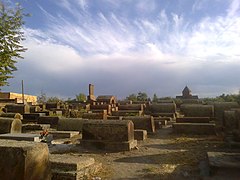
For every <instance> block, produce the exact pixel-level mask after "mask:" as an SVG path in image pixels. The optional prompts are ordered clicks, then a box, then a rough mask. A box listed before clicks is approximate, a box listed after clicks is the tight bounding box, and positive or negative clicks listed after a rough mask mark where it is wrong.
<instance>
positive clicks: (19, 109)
mask: <svg viewBox="0 0 240 180" xmlns="http://www.w3.org/2000/svg"><path fill="white" fill-rule="evenodd" d="M5 108H6V109H7V112H8V113H9V112H11V113H20V114H24V113H29V112H30V107H29V106H28V105H26V104H8V105H6V106H5Z"/></svg>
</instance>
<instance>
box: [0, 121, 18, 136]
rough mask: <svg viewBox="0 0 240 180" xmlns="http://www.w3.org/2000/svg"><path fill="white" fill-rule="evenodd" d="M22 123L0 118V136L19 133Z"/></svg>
mask: <svg viewBox="0 0 240 180" xmlns="http://www.w3.org/2000/svg"><path fill="white" fill-rule="evenodd" d="M21 132H22V121H21V120H20V119H14V118H3V117H1V118H0V134H6V133H21Z"/></svg>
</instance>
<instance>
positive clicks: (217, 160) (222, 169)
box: [207, 152, 240, 179]
mask: <svg viewBox="0 0 240 180" xmlns="http://www.w3.org/2000/svg"><path fill="white" fill-rule="evenodd" d="M207 157H208V164H209V170H210V175H221V177H223V176H222V175H225V177H227V178H228V179H235V178H237V179H238V178H239V177H240V153H227V152H207Z"/></svg>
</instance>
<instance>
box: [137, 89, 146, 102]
mask: <svg viewBox="0 0 240 180" xmlns="http://www.w3.org/2000/svg"><path fill="white" fill-rule="evenodd" d="M137 100H138V101H147V100H148V95H147V94H146V93H145V92H141V91H140V92H139V93H138V95H137Z"/></svg>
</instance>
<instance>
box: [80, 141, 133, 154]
mask: <svg viewBox="0 0 240 180" xmlns="http://www.w3.org/2000/svg"><path fill="white" fill-rule="evenodd" d="M80 145H81V146H82V147H84V148H89V149H92V148H97V149H101V150H105V151H113V152H118V151H130V150H132V149H134V148H136V147H137V140H131V141H126V142H112V141H101V140H81V141H80Z"/></svg>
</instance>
